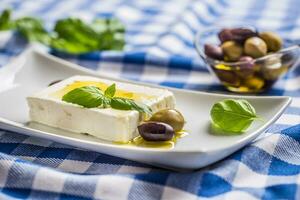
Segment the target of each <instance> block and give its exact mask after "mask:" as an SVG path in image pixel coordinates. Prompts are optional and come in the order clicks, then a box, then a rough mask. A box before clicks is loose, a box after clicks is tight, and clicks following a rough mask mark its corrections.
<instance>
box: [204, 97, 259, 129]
mask: <svg viewBox="0 0 300 200" xmlns="http://www.w3.org/2000/svg"><path fill="white" fill-rule="evenodd" d="M210 115H211V119H212V122H213V126H215V127H216V128H219V129H221V130H223V131H226V132H232V133H242V132H244V131H245V130H247V128H248V127H249V126H250V125H251V123H252V122H253V120H255V119H257V118H258V117H257V115H256V112H255V109H254V108H253V106H252V105H251V104H250V103H249V102H248V101H246V100H234V99H225V100H223V101H220V102H218V103H215V104H214V105H213V107H212V109H211V111H210Z"/></svg>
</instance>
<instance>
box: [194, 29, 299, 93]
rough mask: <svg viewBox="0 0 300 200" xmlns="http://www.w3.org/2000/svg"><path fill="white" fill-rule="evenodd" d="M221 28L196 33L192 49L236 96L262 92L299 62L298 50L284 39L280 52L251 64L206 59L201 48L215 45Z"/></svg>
mask: <svg viewBox="0 0 300 200" xmlns="http://www.w3.org/2000/svg"><path fill="white" fill-rule="evenodd" d="M222 28H225V27H214V28H209V29H206V30H203V31H199V32H198V33H197V34H196V37H195V47H196V50H197V52H198V54H199V55H200V57H201V58H202V59H203V60H204V61H205V62H206V64H207V67H208V70H209V71H210V72H211V73H212V74H214V75H215V76H216V77H217V79H218V80H219V81H220V82H221V83H222V84H223V85H224V86H225V87H226V89H228V90H229V91H232V92H237V93H259V92H263V91H265V90H267V89H269V88H270V87H271V86H272V85H273V84H274V83H275V82H276V81H277V80H278V79H279V78H280V77H281V76H282V75H284V74H285V73H286V72H287V71H288V70H289V69H291V68H293V67H294V66H296V65H297V64H298V62H299V55H300V48H299V46H298V45H294V44H292V42H291V41H288V40H284V44H283V48H282V49H281V50H280V51H278V52H274V53H269V54H267V55H266V56H264V57H260V58H257V59H254V60H253V61H251V62H249V61H243V62H240V61H239V62H225V61H220V60H216V59H212V58H209V57H207V56H206V55H205V53H204V45H205V44H214V45H219V44H220V41H219V39H218V33H219V32H220V31H221V29H222ZM226 28H228V27H226ZM230 28H241V27H230ZM243 28H250V29H252V30H255V31H256V28H254V27H250V26H247V27H243Z"/></svg>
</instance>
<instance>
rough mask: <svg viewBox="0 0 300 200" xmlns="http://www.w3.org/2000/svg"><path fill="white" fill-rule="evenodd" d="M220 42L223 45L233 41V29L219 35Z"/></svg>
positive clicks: (223, 30) (222, 31)
mask: <svg viewBox="0 0 300 200" xmlns="http://www.w3.org/2000/svg"><path fill="white" fill-rule="evenodd" d="M218 37H219V40H220V41H221V43H224V42H226V41H229V40H232V34H231V29H228V28H224V29H222V30H221V31H220V32H219V34H218Z"/></svg>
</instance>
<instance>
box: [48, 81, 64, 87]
mask: <svg viewBox="0 0 300 200" xmlns="http://www.w3.org/2000/svg"><path fill="white" fill-rule="evenodd" d="M61 81H62V80H56V81H52V82H51V83H49V85H48V86H51V85H54V84H56V83H59V82H61Z"/></svg>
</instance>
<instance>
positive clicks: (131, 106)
mask: <svg viewBox="0 0 300 200" xmlns="http://www.w3.org/2000/svg"><path fill="white" fill-rule="evenodd" d="M110 106H111V107H112V108H114V109H118V110H136V111H138V112H140V113H149V114H151V113H152V110H151V108H150V107H148V106H146V105H142V104H141V105H138V104H137V103H135V102H134V101H133V100H132V99H125V98H121V97H114V98H112V99H111V103H110Z"/></svg>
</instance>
